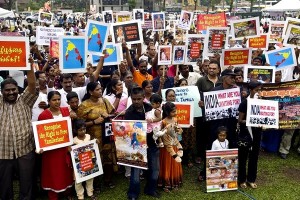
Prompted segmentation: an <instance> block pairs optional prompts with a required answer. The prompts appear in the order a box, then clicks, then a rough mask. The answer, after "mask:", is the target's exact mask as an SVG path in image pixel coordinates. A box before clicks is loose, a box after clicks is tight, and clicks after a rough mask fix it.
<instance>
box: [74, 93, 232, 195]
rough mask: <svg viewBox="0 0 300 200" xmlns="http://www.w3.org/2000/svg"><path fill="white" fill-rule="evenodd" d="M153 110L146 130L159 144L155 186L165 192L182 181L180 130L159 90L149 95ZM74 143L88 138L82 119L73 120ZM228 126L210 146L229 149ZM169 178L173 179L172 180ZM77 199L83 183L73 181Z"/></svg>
mask: <svg viewBox="0 0 300 200" xmlns="http://www.w3.org/2000/svg"><path fill="white" fill-rule="evenodd" d="M150 103H151V105H152V110H151V111H150V112H148V113H146V121H147V133H150V132H152V131H153V139H154V141H155V142H156V144H157V147H159V148H160V172H159V179H158V186H160V187H163V189H164V191H165V192H169V191H170V189H175V190H176V189H178V187H179V186H180V185H181V184H182V176H183V171H182V166H181V157H182V156H183V148H182V146H181V144H180V141H179V140H180V139H179V140H178V138H181V136H180V135H181V134H182V132H183V130H182V129H181V128H180V126H178V122H177V118H176V106H175V104H174V103H172V102H165V103H164V104H163V105H162V98H161V96H160V95H158V94H153V95H152V96H151V98H150ZM73 128H74V132H75V133H76V134H77V136H76V137H75V138H74V144H81V143H83V142H88V141H90V135H88V134H86V127H85V123H84V120H75V122H74V125H73ZM226 135H227V129H226V128H225V127H219V129H218V138H217V139H216V140H215V141H214V142H213V145H212V150H222V149H228V145H229V142H228V140H227V139H226ZM169 180H172V181H171V182H170V181H169ZM75 189H76V193H77V196H78V199H84V188H83V186H82V183H78V184H76V185H75ZM86 190H87V194H88V196H90V197H94V195H93V179H90V180H88V181H86Z"/></svg>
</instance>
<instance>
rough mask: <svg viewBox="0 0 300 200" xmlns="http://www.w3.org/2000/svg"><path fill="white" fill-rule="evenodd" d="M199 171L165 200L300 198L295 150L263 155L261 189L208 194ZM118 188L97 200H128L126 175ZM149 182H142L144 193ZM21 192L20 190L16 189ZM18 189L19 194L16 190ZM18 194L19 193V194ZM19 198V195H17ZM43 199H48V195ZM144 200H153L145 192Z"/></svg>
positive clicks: (298, 160)
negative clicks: (284, 155) (146, 183)
mask: <svg viewBox="0 0 300 200" xmlns="http://www.w3.org/2000/svg"><path fill="white" fill-rule="evenodd" d="M198 171H199V169H198V168H197V166H194V167H192V168H187V167H184V184H183V187H182V188H180V189H179V191H176V192H171V193H169V194H166V193H164V192H161V194H162V196H161V198H160V199H162V200H177V199H181V200H189V199H197V200H198V199H205V200H210V199H213V200H227V199H228V200H243V199H257V200H277V199H278V200H298V199H300V156H299V155H298V154H297V153H296V152H294V151H291V153H290V154H289V156H288V158H287V159H286V160H283V159H281V158H279V157H278V156H277V155H276V154H274V153H272V154H271V153H266V152H260V157H259V166H258V178H257V184H258V188H257V189H248V188H247V189H245V190H238V191H229V192H217V193H205V183H204V182H202V183H200V182H198V181H197V176H198ZM114 180H115V183H116V187H115V188H114V189H111V190H110V189H107V188H104V190H103V191H101V193H100V194H98V195H97V199H101V200H115V199H120V200H121V199H127V196H126V192H127V189H128V185H129V181H128V180H127V179H126V178H125V177H124V175H123V174H122V175H117V176H116V177H115V178H114ZM144 184H145V181H142V187H141V191H143V186H144ZM15 188H16V190H17V187H15ZM16 190H15V191H16ZM16 192H17V191H16ZM15 195H16V198H15V199H17V195H18V194H15ZM39 199H47V197H46V196H44V197H40V198H39ZM139 199H140V200H152V199H154V198H152V197H148V196H145V195H143V193H141V195H140V198H139Z"/></svg>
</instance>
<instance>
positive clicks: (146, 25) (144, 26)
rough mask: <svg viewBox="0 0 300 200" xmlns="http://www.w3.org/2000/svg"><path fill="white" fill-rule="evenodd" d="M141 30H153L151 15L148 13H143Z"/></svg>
mask: <svg viewBox="0 0 300 200" xmlns="http://www.w3.org/2000/svg"><path fill="white" fill-rule="evenodd" d="M142 29H151V30H152V29H153V25H152V15H151V13H149V12H144V23H143V24H142Z"/></svg>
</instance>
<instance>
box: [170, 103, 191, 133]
mask: <svg viewBox="0 0 300 200" xmlns="http://www.w3.org/2000/svg"><path fill="white" fill-rule="evenodd" d="M173 103H174V104H175V106H176V117H177V122H178V124H179V125H180V127H182V128H189V127H190V126H192V125H194V104H193V103H192V102H185V103H183V102H180V103H179V102H173Z"/></svg>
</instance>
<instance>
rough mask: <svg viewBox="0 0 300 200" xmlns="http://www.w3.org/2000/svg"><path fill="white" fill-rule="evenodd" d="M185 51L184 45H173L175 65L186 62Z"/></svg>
mask: <svg viewBox="0 0 300 200" xmlns="http://www.w3.org/2000/svg"><path fill="white" fill-rule="evenodd" d="M184 52H185V46H184V45H175V46H173V56H172V58H173V59H172V64H174V65H180V64H184Z"/></svg>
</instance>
